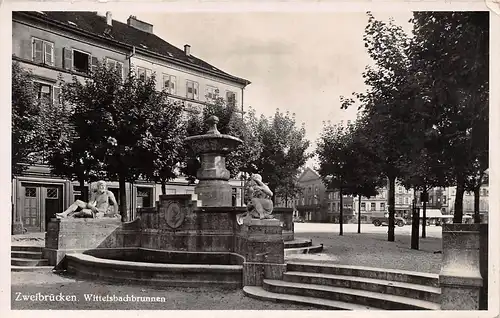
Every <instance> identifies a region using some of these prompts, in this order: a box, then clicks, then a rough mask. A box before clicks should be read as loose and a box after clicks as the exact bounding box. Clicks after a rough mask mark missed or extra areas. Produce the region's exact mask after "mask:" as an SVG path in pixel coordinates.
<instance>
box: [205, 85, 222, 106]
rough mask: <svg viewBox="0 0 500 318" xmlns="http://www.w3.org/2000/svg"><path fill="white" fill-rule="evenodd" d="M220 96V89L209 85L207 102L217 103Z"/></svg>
mask: <svg viewBox="0 0 500 318" xmlns="http://www.w3.org/2000/svg"><path fill="white" fill-rule="evenodd" d="M218 95H219V89H218V88H217V87H215V86H210V85H207V94H206V98H207V102H210V101H215V99H216V98H217V96H218Z"/></svg>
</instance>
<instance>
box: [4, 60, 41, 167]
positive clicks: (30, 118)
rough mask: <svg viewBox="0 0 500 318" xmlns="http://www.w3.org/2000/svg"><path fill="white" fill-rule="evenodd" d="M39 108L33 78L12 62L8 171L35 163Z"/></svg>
mask: <svg viewBox="0 0 500 318" xmlns="http://www.w3.org/2000/svg"><path fill="white" fill-rule="evenodd" d="M39 120H40V108H39V104H38V101H37V95H36V92H35V90H34V86H33V78H32V75H31V73H30V72H29V71H26V70H24V69H23V68H22V67H21V66H20V65H19V63H18V62H14V63H12V161H11V174H12V176H14V175H19V174H21V173H22V172H23V171H24V170H26V169H27V167H28V165H29V164H32V163H34V162H35V156H34V154H35V153H36V152H37V151H38V150H39V147H40V144H41V141H40V138H39V137H40V134H39V130H38V123H39Z"/></svg>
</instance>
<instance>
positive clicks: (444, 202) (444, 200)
mask: <svg viewBox="0 0 500 318" xmlns="http://www.w3.org/2000/svg"><path fill="white" fill-rule="evenodd" d="M446 203H447V202H446V196H445V195H443V204H446Z"/></svg>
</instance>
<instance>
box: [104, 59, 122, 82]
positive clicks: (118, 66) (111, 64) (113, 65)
mask: <svg viewBox="0 0 500 318" xmlns="http://www.w3.org/2000/svg"><path fill="white" fill-rule="evenodd" d="M106 65H107V67H108V69H110V70H116V71H117V72H118V74H120V77H121V78H122V79H123V63H122V62H118V61H115V60H113V59H110V58H107V59H106Z"/></svg>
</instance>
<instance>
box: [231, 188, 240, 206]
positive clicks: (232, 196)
mask: <svg viewBox="0 0 500 318" xmlns="http://www.w3.org/2000/svg"><path fill="white" fill-rule="evenodd" d="M237 193H238V190H237V189H236V188H232V192H231V205H232V206H236V196H237Z"/></svg>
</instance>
